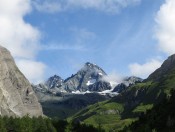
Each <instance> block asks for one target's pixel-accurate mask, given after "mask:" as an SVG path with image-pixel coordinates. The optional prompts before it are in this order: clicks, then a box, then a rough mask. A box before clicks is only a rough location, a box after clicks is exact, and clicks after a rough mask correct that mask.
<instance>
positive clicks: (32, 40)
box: [0, 0, 44, 82]
mask: <svg viewBox="0 0 175 132" xmlns="http://www.w3.org/2000/svg"><path fill="white" fill-rule="evenodd" d="M30 2H31V1H30V0H13V1H11V0H1V1H0V29H1V32H0V45H2V46H4V47H6V48H7V49H9V50H10V51H11V53H12V55H13V56H14V57H15V59H16V63H17V65H18V66H19V68H20V69H21V70H22V72H23V73H24V74H25V75H26V76H27V78H28V79H29V80H30V81H33V82H35V81H37V80H41V79H42V78H43V75H44V68H41V67H38V65H41V62H38V61H36V55H37V52H38V50H39V41H40V31H39V30H38V29H37V28H35V27H33V26H32V25H31V24H29V23H27V22H26V21H25V20H24V16H25V15H27V14H28V13H30V11H31V10H32V7H31V3H30ZM29 61H30V62H31V63H30V64H31V65H32V64H35V75H32V74H31V70H32V69H30V67H28V64H29V63H28V62H29ZM26 62H27V63H26ZM21 65H23V66H25V67H28V68H29V69H27V68H22V67H21ZM36 65H37V66H36ZM42 65H43V66H44V64H42ZM36 75H38V76H37V77H36Z"/></svg>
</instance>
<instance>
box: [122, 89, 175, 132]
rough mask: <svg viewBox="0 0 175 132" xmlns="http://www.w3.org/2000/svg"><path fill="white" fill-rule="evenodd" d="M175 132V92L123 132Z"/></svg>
mask: <svg viewBox="0 0 175 132" xmlns="http://www.w3.org/2000/svg"><path fill="white" fill-rule="evenodd" d="M174 131H175V91H174V90H172V91H171V96H169V97H167V98H166V99H164V100H163V101H162V102H161V103H160V104H158V105H156V106H154V107H153V108H152V109H151V110H148V111H147V112H146V113H145V114H144V113H142V114H141V116H140V117H139V119H138V121H136V122H133V123H132V124H131V125H130V126H128V127H125V128H124V130H123V131H122V132H174Z"/></svg>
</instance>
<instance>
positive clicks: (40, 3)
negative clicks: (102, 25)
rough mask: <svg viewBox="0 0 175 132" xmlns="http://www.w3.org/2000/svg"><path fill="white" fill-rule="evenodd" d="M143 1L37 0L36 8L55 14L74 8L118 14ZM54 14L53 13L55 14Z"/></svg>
mask: <svg viewBox="0 0 175 132" xmlns="http://www.w3.org/2000/svg"><path fill="white" fill-rule="evenodd" d="M140 1H141V0H66V1H65V0H50V1H49V2H48V1H47V2H46V0H35V2H34V7H35V8H36V9H37V10H38V11H43V12H50V9H52V8H53V9H54V8H55V7H56V10H54V11H53V12H59V11H67V10H70V9H74V8H80V9H94V10H97V11H102V12H107V13H118V12H119V11H120V10H121V9H122V8H125V7H127V6H131V5H135V4H138V3H140ZM53 12H52V13H53Z"/></svg>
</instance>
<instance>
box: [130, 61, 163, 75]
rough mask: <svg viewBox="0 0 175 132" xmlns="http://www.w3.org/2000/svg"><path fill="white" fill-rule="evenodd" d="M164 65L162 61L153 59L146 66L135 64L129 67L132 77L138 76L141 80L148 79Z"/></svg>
mask: <svg viewBox="0 0 175 132" xmlns="http://www.w3.org/2000/svg"><path fill="white" fill-rule="evenodd" d="M161 64H162V61H160V60H156V59H152V60H150V61H148V62H146V63H145V64H138V63H133V64H130V65H129V69H130V72H131V74H132V75H134V76H138V77H141V78H146V77H148V76H149V75H150V74H151V73H152V72H154V71H155V70H156V69H157V68H159V67H160V66H161Z"/></svg>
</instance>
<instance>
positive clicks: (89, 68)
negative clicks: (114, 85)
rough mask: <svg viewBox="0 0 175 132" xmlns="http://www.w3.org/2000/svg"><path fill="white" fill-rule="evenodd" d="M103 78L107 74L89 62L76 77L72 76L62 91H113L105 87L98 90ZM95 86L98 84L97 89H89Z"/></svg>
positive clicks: (66, 81) (65, 82)
mask: <svg viewBox="0 0 175 132" xmlns="http://www.w3.org/2000/svg"><path fill="white" fill-rule="evenodd" d="M103 76H106V73H105V72H104V71H103V70H102V69H101V68H100V67H99V66H97V65H95V64H92V63H90V62H87V63H85V65H84V67H83V68H81V69H80V70H79V71H78V72H77V73H76V74H75V75H72V76H71V77H69V78H68V79H66V80H65V81H64V84H63V85H62V86H61V89H65V90H66V91H69V92H72V91H80V92H85V91H101V90H107V89H111V87H103V88H101V89H99V88H98V82H99V81H102V78H103ZM104 83H107V82H104ZM95 84H97V88H95V89H93V88H91V89H89V86H91V85H95ZM101 86H102V85H101Z"/></svg>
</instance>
